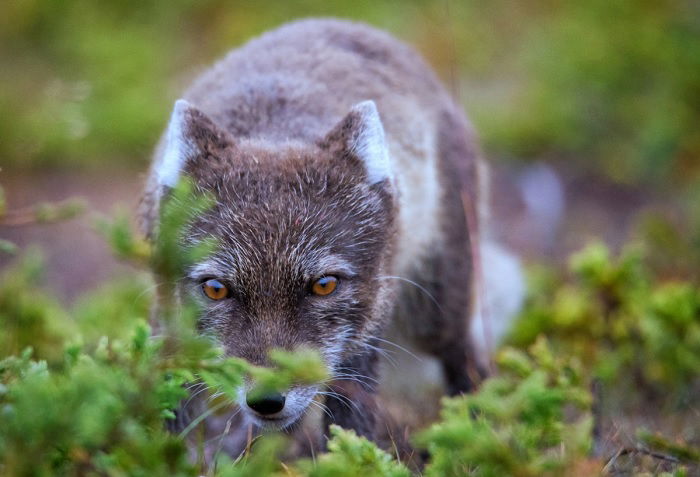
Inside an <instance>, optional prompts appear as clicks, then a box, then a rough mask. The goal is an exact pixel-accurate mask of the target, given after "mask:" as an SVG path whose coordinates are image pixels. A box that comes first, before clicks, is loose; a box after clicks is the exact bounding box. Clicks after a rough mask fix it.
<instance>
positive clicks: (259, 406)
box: [245, 393, 284, 416]
mask: <svg viewBox="0 0 700 477" xmlns="http://www.w3.org/2000/svg"><path fill="white" fill-rule="evenodd" d="M245 402H246V403H247V404H248V406H250V408H251V409H252V410H254V411H255V412H258V413H260V414H262V415H264V416H267V415H268V414H275V413H277V412H280V411H281V410H282V409H284V396H282V395H281V394H279V393H272V394H263V395H262V396H261V395H255V394H253V396H251V395H250V394H248V395H247V396H246V398H245Z"/></svg>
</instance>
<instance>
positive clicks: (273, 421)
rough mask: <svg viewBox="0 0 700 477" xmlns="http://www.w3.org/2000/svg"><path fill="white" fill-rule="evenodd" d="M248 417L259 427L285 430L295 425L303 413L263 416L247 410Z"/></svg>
mask: <svg viewBox="0 0 700 477" xmlns="http://www.w3.org/2000/svg"><path fill="white" fill-rule="evenodd" d="M246 415H247V416H248V418H249V419H250V420H251V421H252V422H253V423H254V424H255V425H256V426H258V427H260V428H261V429H265V430H270V431H279V430H284V429H286V428H288V427H290V426H292V425H294V424H295V423H296V422H297V421H299V419H300V418H301V416H302V415H303V413H299V414H298V415H295V416H279V417H276V416H262V415H260V414H258V413H255V412H246Z"/></svg>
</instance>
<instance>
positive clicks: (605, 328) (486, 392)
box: [0, 181, 700, 477]
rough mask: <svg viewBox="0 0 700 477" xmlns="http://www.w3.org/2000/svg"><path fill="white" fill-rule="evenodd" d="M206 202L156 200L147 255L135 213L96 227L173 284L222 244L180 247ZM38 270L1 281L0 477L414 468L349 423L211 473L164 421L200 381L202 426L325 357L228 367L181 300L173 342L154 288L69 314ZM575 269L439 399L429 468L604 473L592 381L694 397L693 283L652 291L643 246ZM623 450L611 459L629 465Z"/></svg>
mask: <svg viewBox="0 0 700 477" xmlns="http://www.w3.org/2000/svg"><path fill="white" fill-rule="evenodd" d="M209 204H210V201H209V199H208V198H207V197H203V196H198V195H197V194H195V192H194V189H193V188H192V187H191V185H190V184H189V182H187V181H183V182H181V184H180V185H179V186H178V187H177V188H176V189H175V190H174V191H173V194H172V196H171V197H170V198H169V199H168V200H167V201H166V202H165V204H164V206H163V207H162V212H161V217H160V224H161V225H160V227H159V229H158V237H157V239H156V241H155V243H154V244H153V245H152V246H151V245H149V244H147V243H146V242H143V241H141V240H140V239H137V238H135V237H134V236H133V234H132V233H131V231H130V230H129V227H128V225H127V224H126V223H125V222H124V221H123V220H120V219H118V220H115V221H114V222H113V223H111V224H110V223H107V222H105V221H102V222H101V224H100V228H101V229H102V230H103V232H104V233H105V234H106V236H107V238H108V239H109V240H110V242H111V243H112V245H113V246H114V248H115V251H116V252H117V253H118V254H119V255H120V256H122V257H123V258H128V259H131V260H134V261H136V262H141V263H148V264H150V265H151V266H152V267H155V269H156V270H158V271H159V273H160V277H161V278H162V279H163V283H164V284H166V285H167V284H170V283H174V280H175V277H177V276H179V275H180V273H181V270H182V268H183V267H185V266H187V264H188V263H190V261H191V260H193V259H196V258H197V257H201V256H202V255H203V254H208V253H210V252H211V250H213V247H215V246H216V244H214V243H209V242H206V241H205V242H203V243H202V244H200V245H188V246H187V247H186V248H183V246H181V245H180V244H181V243H183V241H181V240H180V239H179V238H180V237H181V234H182V233H183V231H185V230H186V229H187V226H188V223H189V222H190V220H191V219H192V217H193V216H194V214H197V213H202V212H203V211H205V210H206V208H207V207H208V206H209ZM40 273H41V262H40V259H39V258H38V257H37V256H36V255H28V256H26V257H24V258H23V259H21V260H20V261H19V262H18V263H17V264H16V265H15V267H14V268H10V269H8V270H7V271H6V277H11V278H12V279H6V280H3V282H2V283H3V284H2V286H0V319H1V320H2V327H0V343H1V344H2V356H0V358H1V359H0V415H1V416H2V419H3V425H2V426H0V473H2V474H3V475H8V476H20V475H76V476H78V475H105V476H117V475H120V476H121V475H133V476H139V475H183V476H194V475H201V474H206V475H209V476H253V475H255V476H281V475H294V476H307V475H308V476H319V477H323V476H331V475H332V476H354V475H376V476H387V477H389V476H391V477H398V476H409V475H412V473H413V472H414V471H415V469H414V470H411V469H409V467H408V466H407V465H406V464H404V463H402V462H400V461H399V460H397V459H396V458H395V457H394V456H392V455H390V454H389V453H387V452H385V451H384V450H381V449H379V448H378V447H377V446H376V445H375V444H374V443H371V442H369V441H367V440H366V439H364V438H361V437H358V436H357V435H355V434H354V433H353V432H351V431H345V430H342V429H340V428H338V427H334V428H332V429H331V433H332V436H331V437H332V438H331V439H330V441H329V443H328V450H327V452H325V453H323V454H320V455H316V456H315V457H314V459H301V460H296V461H294V460H292V461H285V459H284V457H283V456H284V449H285V439H284V437H283V436H279V435H267V436H263V437H262V438H260V439H256V440H255V441H254V442H252V443H251V445H249V450H248V451H246V452H244V454H243V455H241V456H239V457H238V458H237V459H235V460H231V458H230V457H228V456H225V455H223V454H221V455H217V456H215V460H214V462H213V463H209V464H205V463H203V462H199V461H197V462H193V461H192V460H190V459H189V458H188V450H187V449H188V447H187V445H188V444H186V442H185V440H184V439H183V437H184V434H185V433H182V434H180V435H176V434H171V433H169V432H167V431H166V429H165V426H164V422H165V421H167V420H168V419H172V418H174V417H175V415H174V413H173V409H175V408H176V407H177V406H178V403H179V402H181V400H183V399H185V398H186V397H187V396H188V393H187V390H186V385H187V384H188V383H194V382H197V381H200V382H203V383H205V384H206V386H207V387H208V389H209V390H210V392H211V393H217V394H219V395H220V396H223V401H222V398H221V397H219V400H218V401H216V404H214V403H212V404H210V408H209V410H205V411H203V414H202V415H201V417H202V418H204V417H206V416H207V415H209V414H210V413H213V412H215V411H216V409H217V408H218V407H220V406H221V405H226V404H228V403H230V402H233V401H234V399H235V395H236V387H237V386H238V385H239V384H240V383H241V381H242V379H243V378H244V376H246V375H252V376H253V377H254V379H256V380H257V382H258V383H259V384H260V386H261V389H280V388H284V387H287V386H288V385H289V384H290V383H292V382H319V381H323V380H324V379H325V378H326V374H325V369H324V366H323V365H322V364H321V363H322V362H321V361H320V358H319V356H318V355H317V354H315V353H313V352H311V351H301V352H296V353H288V352H281V351H275V352H273V353H272V354H271V357H272V361H273V362H274V364H275V368H270V369H263V368H257V367H255V366H252V365H250V364H248V363H246V362H245V361H242V360H240V359H236V358H222V357H221V353H220V351H218V350H217V349H216V348H214V347H213V345H212V344H211V342H210V341H208V340H207V339H205V338H203V337H201V336H198V335H197V334H196V333H195V331H194V330H195V326H194V317H195V315H196V309H195V308H194V307H193V306H192V305H190V304H187V303H184V304H180V305H178V306H176V305H175V304H174V303H167V301H166V302H165V303H161V316H162V319H163V320H164V321H163V323H161V324H162V325H163V326H162V327H163V333H161V334H159V335H157V336H152V335H151V331H150V328H149V326H148V325H146V324H145V320H146V317H147V313H148V304H149V302H150V301H151V300H152V299H153V297H151V296H149V295H147V294H146V295H144V294H143V293H141V294H139V293H138V290H139V289H141V290H143V289H144V288H145V289H149V288H151V287H149V286H147V281H146V282H140V281H138V280H137V281H130V282H122V283H115V284H112V285H109V286H108V287H106V288H104V289H101V290H98V291H97V292H95V293H94V294H93V295H92V296H90V297H87V298H85V299H83V300H80V301H79V302H78V303H77V304H76V305H75V306H74V307H73V308H72V309H70V310H67V309H65V308H63V307H62V306H61V305H59V304H57V303H56V302H55V301H53V300H51V299H50V298H49V297H47V296H45V295H44V294H43V293H42V292H41V291H39V289H38V287H36V283H37V282H38V280H39V275H40ZM571 274H572V276H571V279H570V280H568V281H567V280H562V279H560V278H557V279H554V278H553V277H554V275H553V274H552V272H551V271H550V272H549V273H545V272H541V273H539V274H537V275H536V276H535V278H534V279H533V283H535V284H536V285H537V286H536V287H535V289H534V291H533V293H532V296H531V298H530V303H529V304H528V306H527V307H526V310H525V312H524V313H523V315H522V317H521V319H520V321H519V322H518V324H517V326H516V328H515V330H514V332H513V335H512V338H511V342H512V344H513V345H514V346H515V347H505V348H503V349H502V350H501V351H500V353H499V355H498V359H497V364H498V367H499V372H498V373H497V374H496V375H495V376H494V377H492V378H490V379H488V380H486V381H485V382H484V383H482V386H481V388H480V389H479V391H478V392H476V393H474V394H472V395H465V396H461V397H455V398H445V399H444V401H443V403H442V412H441V414H440V418H439V420H438V422H436V423H434V424H433V425H431V426H430V427H429V428H427V429H425V430H422V431H420V432H418V433H417V434H416V435H414V436H413V438H412V443H413V445H414V446H415V447H416V448H417V449H425V450H426V451H427V453H428V454H427V455H428V456H429V457H428V458H427V461H426V463H425V466H424V468H423V469H422V470H421V471H420V472H421V475H426V476H452V475H454V476H461V475H474V476H501V475H513V476H523V477H526V476H543V475H593V474H601V475H603V474H605V471H604V465H605V460H603V459H602V458H601V457H600V456H597V457H594V456H593V455H592V454H591V451H592V449H593V447H594V444H595V442H594V437H595V436H594V433H593V428H594V425H595V420H596V419H600V418H601V416H600V415H597V414H596V413H595V412H594V407H595V406H594V404H595V402H594V398H593V396H592V395H591V394H590V392H589V388H590V386H591V382H592V380H593V379H598V380H602V381H603V382H606V383H616V384H619V383H621V382H624V381H625V380H628V379H632V380H633V381H634V382H633V383H631V384H630V385H634V386H637V388H638V389H639V390H641V391H643V390H648V391H650V392H653V391H657V393H658V394H657V395H655V396H653V397H652V398H648V397H646V398H645V397H644V396H642V397H641V398H640V399H642V398H644V399H654V400H655V402H656V403H662V404H663V405H667V406H677V405H678V403H679V402H680V401H681V400H683V402H685V403H686V404H687V403H688V402H690V403H691V404H690V405H691V406H696V405H697V404H698V403H697V393H696V392H695V393H693V390H694V389H697V386H698V381H699V380H700V360H698V356H700V293H699V292H698V290H697V287H694V286H692V285H691V284H690V283H688V282H683V283H681V282H677V283H666V284H661V283H657V281H656V280H655V278H654V276H653V274H652V272H651V271H650V270H649V269H647V268H646V267H645V265H644V262H643V260H642V258H641V255H640V254H639V253H638V252H636V251H635V250H631V249H630V250H627V251H625V252H623V253H622V254H621V256H620V257H619V258H617V259H613V258H612V257H611V256H610V253H609V251H608V250H607V249H606V248H605V247H604V246H602V245H600V244H594V245H592V246H590V247H589V248H587V249H585V250H584V251H582V252H580V253H579V254H576V255H574V256H573V257H572V259H571ZM543 334H546V335H548V336H549V342H548V340H545V338H544V337H543ZM662 391H663V398H660V397H659V396H660V393H661V392H662ZM625 396H628V393H627V394H625ZM647 402H649V401H647ZM691 437H693V436H691ZM698 437H699V436H697V435H695V436H694V439H695V441H697V440H698ZM195 438H196V436H195ZM638 442H639V444H638V445H643V446H644V449H647V450H645V452H646V454H644V455H647V456H663V458H664V459H667V460H669V461H670V462H672V463H673V465H672V468H671V469H670V470H671V471H672V472H674V473H673V475H678V476H680V475H686V474H685V473H684V472H686V470H687V469H690V468H695V469H697V466H698V464H700V459H699V458H698V455H700V451H698V449H696V448H693V446H692V443H687V442H681V441H678V440H674V441H671V440H668V439H667V438H665V437H664V436H662V435H658V434H652V433H649V432H648V431H640V434H639V441H638ZM188 443H189V445H192V443H191V442H190V441H189V438H188ZM623 450H624V449H623ZM630 452H641V451H637V450H635V451H630ZM630 452H625V453H626V454H627V453H630ZM622 454H623V452H622V451H619V452H618V453H617V454H616V455H615V456H613V457H612V458H611V459H610V460H609V462H608V464H607V466H611V465H612V464H613V461H614V463H615V465H619V464H618V461H622ZM27 456H32V458H27ZM271 456H278V457H277V458H272V457H271ZM692 466H695V467H692ZM634 469H635V471H640V472H641V471H643V470H644V469H645V468H644V467H639V466H637V467H634ZM684 469H686V470H684Z"/></svg>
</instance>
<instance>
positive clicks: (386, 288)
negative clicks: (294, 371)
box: [153, 100, 396, 428]
mask: <svg viewBox="0 0 700 477" xmlns="http://www.w3.org/2000/svg"><path fill="white" fill-rule="evenodd" d="M161 148H162V149H161V155H160V159H159V160H158V162H157V163H156V165H155V166H154V170H153V174H154V178H153V179H154V181H155V182H156V183H157V187H158V188H159V192H158V195H167V193H168V190H169V189H170V188H172V187H173V186H174V185H175V184H176V182H177V181H178V180H179V178H180V177H181V176H183V175H186V176H188V177H189V178H190V179H191V180H192V181H193V182H194V184H195V186H196V187H197V188H198V189H199V190H200V191H205V192H207V193H208V194H210V195H211V196H213V197H214V199H215V203H214V206H213V207H212V208H211V209H210V210H208V211H207V212H205V213H204V214H203V215H202V216H200V217H197V218H196V219H195V221H194V222H193V224H192V225H191V227H190V228H189V233H188V237H187V240H188V241H190V242H197V241H200V240H203V239H207V238H208V237H214V238H215V240H216V241H217V243H218V249H217V250H216V251H215V252H214V253H213V254H212V255H210V256H209V257H208V258H206V259H204V260H203V261H201V262H200V263H196V264H194V265H193V266H192V267H191V268H190V269H189V270H187V273H186V276H184V277H182V280H181V284H180V285H179V289H178V293H180V294H181V295H183V294H188V295H189V296H191V297H192V298H193V299H194V300H196V301H197V302H198V303H199V305H200V308H201V310H202V312H201V316H200V317H199V328H200V330H201V331H202V332H203V333H207V334H208V335H211V336H213V337H215V339H216V340H218V342H219V343H220V344H221V346H222V347H223V349H224V350H225V353H226V355H228V356H237V357H241V358H245V359H246V360H248V361H250V362H252V363H254V364H257V365H261V366H265V365H267V364H268V361H267V359H268V357H267V353H268V351H269V350H271V349H273V348H283V349H287V350H294V349H295V348H300V347H306V348H312V349H316V350H318V351H319V352H320V354H321V356H322V357H323V359H324V361H325V363H326V365H327V367H328V371H329V373H330V375H331V376H334V375H335V374H338V373H340V367H341V366H342V363H343V362H344V361H345V360H347V359H348V358H350V357H352V356H357V355H358V354H361V353H364V352H366V349H367V347H366V344H367V340H368V339H369V338H370V337H372V336H373V335H375V334H376V333H377V332H378V331H379V328H380V327H381V325H382V323H383V322H384V321H385V317H386V315H387V314H388V312H389V308H390V302H391V299H390V296H391V294H392V288H391V281H389V280H384V279H382V277H383V275H386V274H387V272H388V267H389V266H390V261H391V257H392V246H393V242H394V234H395V233H394V229H395V223H394V222H395V217H396V210H395V208H396V197H395V187H394V177H393V175H392V171H391V167H390V162H389V157H388V149H387V145H386V143H385V138H384V130H383V127H382V123H381V121H380V118H379V114H378V112H377V108H376V106H375V104H374V103H373V102H372V101H365V102H362V103H359V104H357V105H356V106H354V107H353V108H351V110H350V111H349V113H348V114H347V115H346V116H345V117H344V118H343V119H341V120H340V121H339V122H338V124H337V125H336V126H335V127H333V128H330V130H329V131H327V132H326V133H325V134H323V135H321V136H320V137H318V138H316V139H315V140H306V141H294V140H290V141H285V142H271V141H270V140H269V139H265V138H255V137H233V136H232V135H231V134H229V133H228V132H226V130H224V129H223V128H221V127H219V126H218V125H217V124H215V122H214V121H213V120H212V119H211V118H209V117H208V116H206V115H205V114H204V113H203V112H201V111H200V110H198V109H196V108H195V107H194V106H192V105H190V104H189V103H187V102H186V101H184V100H180V101H178V102H177V103H176V104H175V108H174V111H173V114H172V118H171V120H170V124H169V127H168V130H167V133H166V136H165V137H164V141H163V143H162V144H161ZM321 385H322V383H319V385H318V386H293V387H292V388H290V389H288V390H286V391H285V392H284V393H282V394H279V395H269V396H263V397H262V398H260V397H258V398H255V399H252V400H251V396H249V395H247V394H249V392H250V390H251V389H250V385H249V386H248V387H245V388H244V389H242V390H241V393H240V398H239V404H240V406H241V408H242V409H243V410H244V412H245V413H246V415H247V416H248V417H249V418H250V419H252V420H253V421H254V422H255V423H257V424H258V425H260V426H263V427H277V428H280V427H286V426H289V425H291V424H292V423H294V422H296V421H297V420H298V419H299V418H300V417H301V416H302V415H303V414H304V412H305V410H306V409H307V407H308V406H309V404H310V402H311V400H312V399H313V397H314V396H315V394H316V392H317V391H318V390H319V389H320V386H321Z"/></svg>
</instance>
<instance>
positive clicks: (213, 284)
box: [202, 278, 228, 300]
mask: <svg viewBox="0 0 700 477" xmlns="http://www.w3.org/2000/svg"><path fill="white" fill-rule="evenodd" d="M202 291H203V292H204V294H205V295H206V296H207V297H208V298H211V299H212V300H223V299H224V298H226V297H228V288H226V286H225V285H224V284H223V283H221V282H220V281H219V280H216V279H213V278H212V279H210V280H207V281H206V282H204V283H202Z"/></svg>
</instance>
